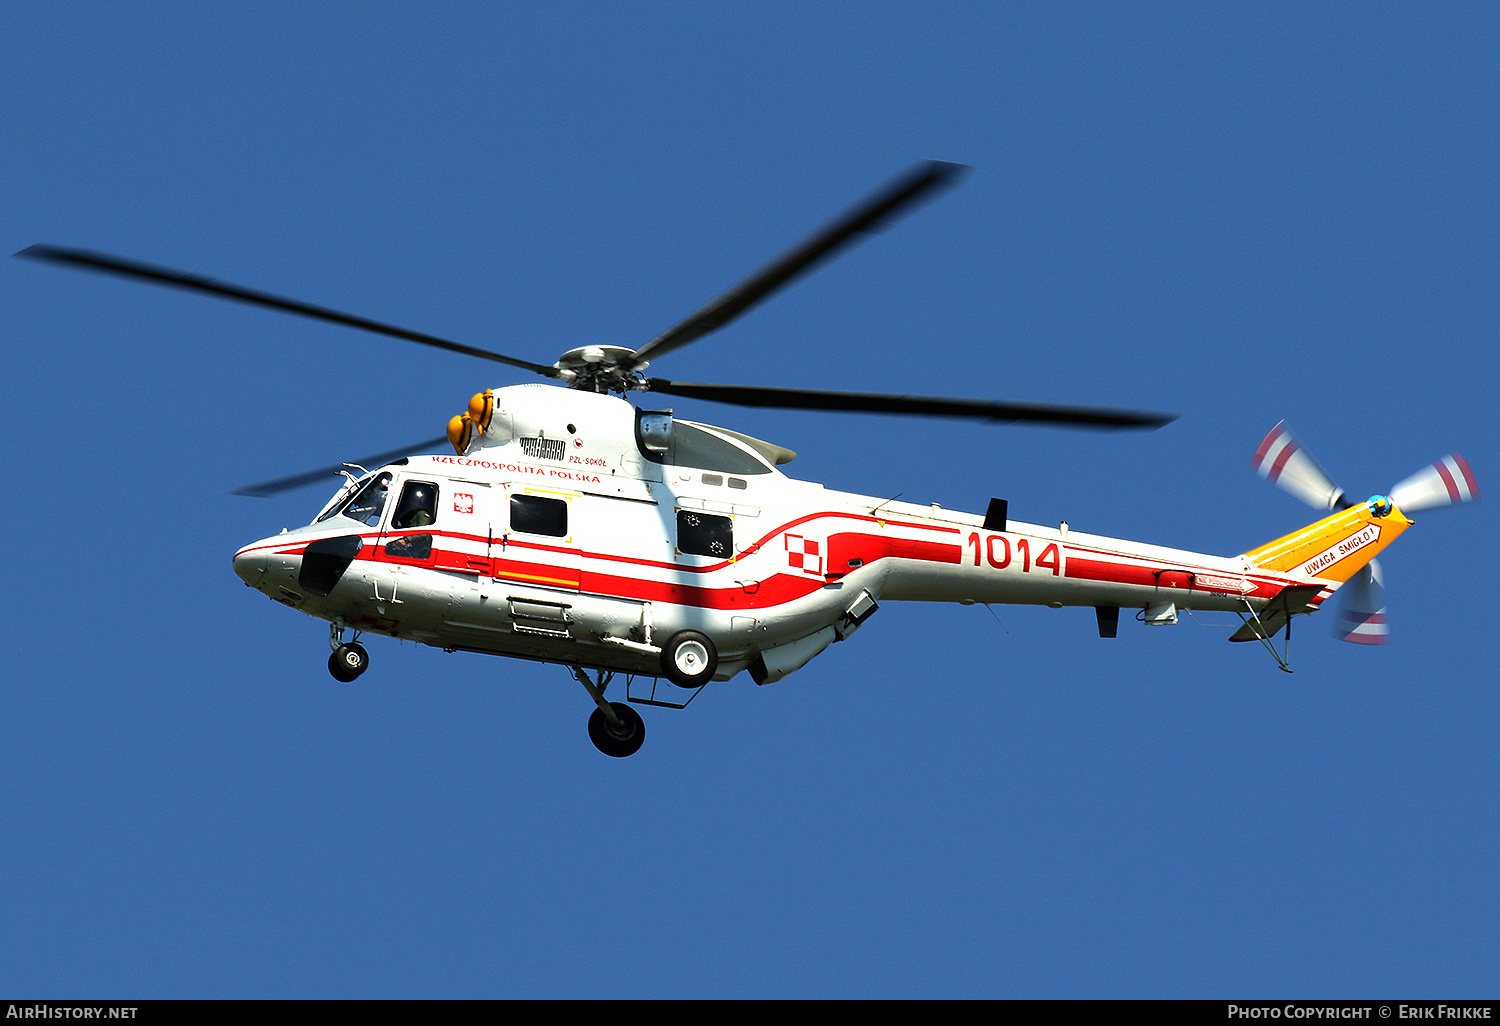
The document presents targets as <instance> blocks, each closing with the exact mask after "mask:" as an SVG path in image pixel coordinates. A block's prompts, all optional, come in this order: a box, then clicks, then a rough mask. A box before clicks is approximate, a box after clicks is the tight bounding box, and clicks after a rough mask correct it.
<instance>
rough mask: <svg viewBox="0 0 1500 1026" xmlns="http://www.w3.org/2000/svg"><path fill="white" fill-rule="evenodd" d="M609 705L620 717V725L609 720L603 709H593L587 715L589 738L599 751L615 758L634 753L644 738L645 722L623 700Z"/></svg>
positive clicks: (638, 749) (639, 747)
mask: <svg viewBox="0 0 1500 1026" xmlns="http://www.w3.org/2000/svg"><path fill="white" fill-rule="evenodd" d="M609 707H610V709H612V710H613V711H614V714H615V715H616V716H618V717H619V718H620V725H619V726H618V727H617V726H615V725H614V724H613V723H611V722H609V717H607V716H605V715H604V710H603V709H595V710H594V713H593V715H592V716H590V717H589V740H590V741H592V742H594V747H595V748H597V749H599V751H601V752H603V753H604V754H605V755H610V756H613V757H615V758H616V759H623V758H625V757H626V756H627V755H634V754H635V753H636V752H638V751H640V749H641V745H642V744H643V743H644V742H645V740H646V724H645V723H644V722H643V721H642V720H641V714H640V713H638V712H636V711H635V710H634V709H632V708H631V707H630V706H628V705H626V704H625V703H623V702H611V703H609Z"/></svg>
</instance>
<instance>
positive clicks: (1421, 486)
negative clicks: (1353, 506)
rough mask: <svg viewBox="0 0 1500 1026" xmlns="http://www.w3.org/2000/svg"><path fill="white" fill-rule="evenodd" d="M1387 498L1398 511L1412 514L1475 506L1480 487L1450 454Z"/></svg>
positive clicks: (1461, 461) (1465, 466) (1460, 459)
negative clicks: (1444, 508) (1463, 505)
mask: <svg viewBox="0 0 1500 1026" xmlns="http://www.w3.org/2000/svg"><path fill="white" fill-rule="evenodd" d="M1390 498H1391V501H1392V502H1393V503H1395V504H1396V508H1397V509H1399V510H1401V511H1402V512H1404V513H1415V512H1417V511H1418V510H1424V509H1433V508H1434V507H1437V506H1456V505H1458V504H1459V503H1461V502H1474V501H1476V500H1477V499H1478V498H1479V485H1478V484H1477V483H1476V482H1475V480H1474V472H1473V471H1472V470H1470V469H1469V464H1468V463H1467V462H1466V461H1465V460H1464V458H1463V457H1462V456H1460V455H1459V454H1458V453H1456V452H1453V453H1449V454H1448V455H1447V456H1444V457H1443V458H1442V459H1440V460H1438V461H1437V462H1436V463H1433V464H1432V465H1431V466H1427V467H1423V468H1422V469H1421V470H1419V471H1417V472H1416V473H1415V474H1413V475H1412V476H1411V477H1409V478H1407V479H1406V480H1405V481H1402V482H1401V483H1400V484H1398V485H1397V486H1396V487H1394V488H1392V489H1391V495H1390Z"/></svg>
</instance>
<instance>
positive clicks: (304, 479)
mask: <svg viewBox="0 0 1500 1026" xmlns="http://www.w3.org/2000/svg"><path fill="white" fill-rule="evenodd" d="M447 442H448V436H447V435H439V436H438V437H436V438H429V439H427V441H425V442H417V443H416V444H415V445H403V446H402V447H401V448H399V449H392V450H391V451H390V452H379V453H376V454H375V455H373V456H364V457H361V458H360V459H357V460H353V461H352V463H353V464H354V465H356V466H361V467H368V468H370V469H372V470H373V469H374V468H375V467H380V466H384V465H385V464H387V463H389V462H391V461H392V460H398V459H400V458H401V457H402V456H410V455H412V454H413V453H419V452H422V451H423V450H431V449H440V448H442V447H443V446H444V445H446V444H447ZM345 466H346V464H343V463H335V464H333V466H331V467H322V468H320V469H318V470H309V471H307V472H306V473H305V474H293V475H291V476H290V477H278V478H277V479H276V480H274V481H262V482H261V483H260V484H254V485H248V486H246V487H244V488H238V489H235V491H234V492H233V493H232V494H234V495H249V496H253V497H254V498H257V499H264V498H266V497H267V496H270V495H279V494H280V493H282V492H289V491H292V490H293V489H296V488H303V487H306V486H307V485H311V484H317V483H318V482H319V481H326V480H328V478H330V477H332V476H334V475H336V474H338V473H339V472H340V471H342V470H343V469H344V467H345Z"/></svg>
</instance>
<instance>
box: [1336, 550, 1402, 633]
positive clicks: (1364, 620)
mask: <svg viewBox="0 0 1500 1026" xmlns="http://www.w3.org/2000/svg"><path fill="white" fill-rule="evenodd" d="M1338 594H1339V609H1338V619H1337V620H1335V621H1334V625H1333V636H1334V637H1336V638H1338V639H1339V640H1340V641H1352V642H1354V643H1355V644H1357V645H1384V644H1385V643H1386V642H1387V641H1389V640H1391V637H1390V625H1389V624H1387V623H1386V618H1385V575H1384V574H1383V573H1381V570H1380V564H1379V563H1378V562H1376V561H1375V560H1373V559H1372V560H1371V561H1370V562H1368V563H1366V564H1365V566H1364V569H1362V570H1360V571H1359V573H1357V574H1355V575H1354V576H1353V577H1351V578H1349V582H1348V583H1347V584H1345V585H1344V586H1343V587H1342V588H1340V589H1339V592H1338Z"/></svg>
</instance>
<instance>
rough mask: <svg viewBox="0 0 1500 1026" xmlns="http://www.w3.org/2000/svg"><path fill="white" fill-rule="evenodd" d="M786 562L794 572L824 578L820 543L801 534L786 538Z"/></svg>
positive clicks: (790, 535)
mask: <svg viewBox="0 0 1500 1026" xmlns="http://www.w3.org/2000/svg"><path fill="white" fill-rule="evenodd" d="M786 562H787V565H788V566H790V567H791V568H792V569H793V570H801V571H802V572H803V573H805V574H813V575H815V576H818V577H822V576H823V552H822V548H821V546H820V545H819V543H818V542H816V541H814V540H813V539H811V538H804V537H803V536H802V535H800V534H789V535H787V536H786Z"/></svg>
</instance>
